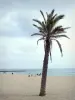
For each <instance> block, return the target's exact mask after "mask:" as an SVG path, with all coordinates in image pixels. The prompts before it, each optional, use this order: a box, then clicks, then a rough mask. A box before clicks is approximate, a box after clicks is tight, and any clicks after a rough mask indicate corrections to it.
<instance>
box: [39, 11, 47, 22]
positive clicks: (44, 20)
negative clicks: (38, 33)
mask: <svg viewBox="0 0 75 100" xmlns="http://www.w3.org/2000/svg"><path fill="white" fill-rule="evenodd" d="M40 13H41V15H42V16H43V19H44V22H45V24H46V19H45V16H44V14H43V12H42V11H41V10H40Z"/></svg>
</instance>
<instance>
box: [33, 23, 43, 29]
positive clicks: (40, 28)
mask: <svg viewBox="0 0 75 100" xmlns="http://www.w3.org/2000/svg"><path fill="white" fill-rule="evenodd" d="M33 26H35V27H36V28H37V29H39V30H42V27H39V26H37V25H35V24H33Z"/></svg>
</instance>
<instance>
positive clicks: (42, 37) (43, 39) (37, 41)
mask: <svg viewBox="0 0 75 100" xmlns="http://www.w3.org/2000/svg"><path fill="white" fill-rule="evenodd" d="M40 40H44V37H42V38H40V39H38V40H37V45H38V42H39V41H40Z"/></svg>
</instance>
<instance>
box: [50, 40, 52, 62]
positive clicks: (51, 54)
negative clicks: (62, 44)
mask: <svg viewBox="0 0 75 100" xmlns="http://www.w3.org/2000/svg"><path fill="white" fill-rule="evenodd" d="M51 51H52V41H51V40H50V60H51V62H52V54H51Z"/></svg>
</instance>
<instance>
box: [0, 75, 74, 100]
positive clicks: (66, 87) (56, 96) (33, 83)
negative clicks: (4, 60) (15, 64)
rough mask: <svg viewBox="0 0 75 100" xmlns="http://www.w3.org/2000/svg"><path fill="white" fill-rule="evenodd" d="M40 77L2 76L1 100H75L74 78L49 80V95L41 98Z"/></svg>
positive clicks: (0, 86)
mask: <svg viewBox="0 0 75 100" xmlns="http://www.w3.org/2000/svg"><path fill="white" fill-rule="evenodd" d="M40 82H41V77H40V76H36V77H35V76H32V77H28V76H26V75H17V74H14V75H11V74H0V100H75V77H74V76H51V77H48V78H47V95H46V96H45V97H39V96H38V95H39V91H40Z"/></svg>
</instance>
